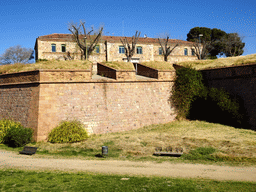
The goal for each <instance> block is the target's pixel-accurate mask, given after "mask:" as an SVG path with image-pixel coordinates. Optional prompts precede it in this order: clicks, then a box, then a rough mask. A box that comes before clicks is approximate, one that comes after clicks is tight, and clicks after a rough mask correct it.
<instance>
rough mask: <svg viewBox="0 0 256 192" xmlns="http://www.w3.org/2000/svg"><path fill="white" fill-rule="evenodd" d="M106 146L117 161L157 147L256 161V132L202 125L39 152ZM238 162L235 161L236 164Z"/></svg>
mask: <svg viewBox="0 0 256 192" xmlns="http://www.w3.org/2000/svg"><path fill="white" fill-rule="evenodd" d="M104 145H107V146H108V147H109V150H110V151H111V150H112V151H119V152H118V157H119V158H120V157H127V156H132V157H152V154H153V152H154V151H155V148H156V147H162V148H163V149H165V148H166V147H169V146H171V147H173V148H175V147H182V148H183V150H184V152H185V153H188V152H189V151H190V150H193V149H196V148H198V147H213V148H216V149H217V150H218V152H216V154H215V155H217V156H219V157H226V159H231V160H232V159H242V158H250V159H254V160H253V161H254V162H255V161H256V132H255V131H252V130H245V129H236V128H233V127H230V126H224V125H221V124H214V123H208V122H203V121H186V120H183V121H174V122H171V123H167V124H159V125H151V126H147V127H144V128H140V129H137V130H132V131H126V132H120V133H108V134H102V135H93V136H91V137H90V138H89V139H88V140H87V141H85V142H81V143H73V144H50V143H40V147H39V151H43V150H48V151H49V152H50V151H51V152H54V151H55V152H58V151H61V150H64V149H62V148H63V147H64V148H65V147H67V146H68V147H70V148H73V149H76V150H77V149H83V150H85V149H93V150H94V151H96V150H100V149H101V147H102V146H104ZM234 161H235V160H234Z"/></svg>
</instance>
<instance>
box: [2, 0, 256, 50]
mask: <svg viewBox="0 0 256 192" xmlns="http://www.w3.org/2000/svg"><path fill="white" fill-rule="evenodd" d="M255 13H256V1H255V0H249V1H246V0H221V1H220V0H215V1H209V0H201V1H196V0H193V1H190V0H188V1H186V0H183V1H180V0H176V1H172V0H161V1H157V0H125V1H122V0H108V1H107V0H105V1H102V0H98V1H85V0H84V1H81V0H55V1H54V0H52V1H50V0H43V1H42V0H33V1H32V0H0V26H1V27H0V54H2V53H3V52H4V51H5V49H7V48H8V47H11V46H15V45H18V44H19V45H21V46H22V47H26V48H34V45H35V40H36V38H37V37H38V36H42V35H48V34H52V33H70V32H69V31H68V23H69V22H71V21H73V22H77V23H78V22H79V21H80V20H83V21H85V22H86V27H87V28H88V29H90V28H91V26H94V27H95V28H99V26H101V25H104V26H105V27H104V34H105V35H114V36H123V35H124V36H133V35H134V34H135V32H136V30H138V31H140V32H141V36H144V34H147V36H148V37H158V36H159V35H161V34H163V33H166V32H167V33H169V34H171V38H174V39H182V40H186V38H187V33H188V32H189V30H190V29H191V28H193V27H208V28H218V29H221V30H224V31H226V32H227V33H233V32H237V33H239V34H240V35H241V36H243V37H244V40H243V41H244V42H245V43H246V46H245V52H244V55H248V54H253V53H256V14H255Z"/></svg>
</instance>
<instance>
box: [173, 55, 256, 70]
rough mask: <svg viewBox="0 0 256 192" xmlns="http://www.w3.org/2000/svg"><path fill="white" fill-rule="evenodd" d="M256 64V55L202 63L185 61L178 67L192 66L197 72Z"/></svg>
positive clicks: (179, 63)
mask: <svg viewBox="0 0 256 192" xmlns="http://www.w3.org/2000/svg"><path fill="white" fill-rule="evenodd" d="M251 63H256V54H252V55H246V56H238V57H228V58H219V59H214V60H201V61H198V60H197V61H183V62H178V63H177V64H178V65H181V66H188V65H191V66H192V67H193V68H194V69H196V70H201V69H214V68H219V67H229V66H237V65H243V64H251Z"/></svg>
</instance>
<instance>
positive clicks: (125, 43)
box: [120, 31, 140, 62]
mask: <svg viewBox="0 0 256 192" xmlns="http://www.w3.org/2000/svg"><path fill="white" fill-rule="evenodd" d="M139 37H140V32H139V34H138V31H136V33H135V36H132V45H131V46H130V43H129V42H128V40H127V37H125V38H124V39H120V41H121V42H122V44H123V46H124V49H125V55H126V57H127V62H130V61H131V58H132V56H133V55H134V52H135V46H136V44H137V41H138V39H139Z"/></svg>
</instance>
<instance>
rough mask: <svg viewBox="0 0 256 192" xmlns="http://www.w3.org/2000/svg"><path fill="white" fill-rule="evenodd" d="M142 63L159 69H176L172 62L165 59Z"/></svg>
mask: <svg viewBox="0 0 256 192" xmlns="http://www.w3.org/2000/svg"><path fill="white" fill-rule="evenodd" d="M141 64H142V65H145V66H148V67H151V68H153V69H157V70H163V71H165V70H174V68H173V66H172V64H171V63H168V62H165V61H148V62H142V63H141Z"/></svg>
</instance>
